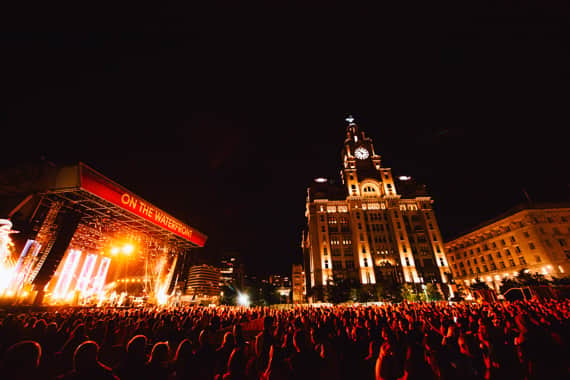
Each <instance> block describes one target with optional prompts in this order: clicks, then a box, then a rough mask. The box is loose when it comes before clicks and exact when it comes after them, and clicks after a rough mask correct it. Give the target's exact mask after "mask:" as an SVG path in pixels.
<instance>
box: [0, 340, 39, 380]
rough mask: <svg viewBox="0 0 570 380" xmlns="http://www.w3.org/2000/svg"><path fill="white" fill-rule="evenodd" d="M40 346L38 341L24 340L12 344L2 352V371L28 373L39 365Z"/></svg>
mask: <svg viewBox="0 0 570 380" xmlns="http://www.w3.org/2000/svg"><path fill="white" fill-rule="evenodd" d="M41 356H42V348H41V346H40V344H39V343H38V342H34V341H33V340H24V341H21V342H18V343H16V344H13V345H12V346H10V347H9V348H8V349H7V350H6V352H5V353H4V360H3V371H4V372H5V373H8V374H14V375H17V374H18V373H22V372H23V373H29V372H33V371H35V370H36V369H37V368H38V367H39V365H40V358H41Z"/></svg>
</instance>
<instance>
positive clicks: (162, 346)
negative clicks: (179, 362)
mask: <svg viewBox="0 0 570 380" xmlns="http://www.w3.org/2000/svg"><path fill="white" fill-rule="evenodd" d="M168 351H169V347H168V343H167V342H158V343H156V344H155V345H154V346H153V347H152V351H151V352H150V358H149V360H148V361H149V363H151V364H161V363H165V362H168Z"/></svg>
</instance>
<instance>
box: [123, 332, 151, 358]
mask: <svg viewBox="0 0 570 380" xmlns="http://www.w3.org/2000/svg"><path fill="white" fill-rule="evenodd" d="M146 343H147V338H146V336H144V335H135V336H134V337H132V338H131V340H129V343H127V357H128V359H129V360H137V361H144V359H145V351H146Z"/></svg>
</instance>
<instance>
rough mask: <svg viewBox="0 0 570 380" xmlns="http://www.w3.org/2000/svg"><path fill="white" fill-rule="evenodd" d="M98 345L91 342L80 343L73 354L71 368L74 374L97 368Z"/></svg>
mask: <svg viewBox="0 0 570 380" xmlns="http://www.w3.org/2000/svg"><path fill="white" fill-rule="evenodd" d="M98 354H99V345H98V344H97V343H95V342H94V341H92V340H88V341H86V342H83V343H81V344H80V345H79V346H78V347H77V348H76V349H75V353H74V354H73V368H74V369H75V371H76V372H79V373H81V372H85V371H89V370H91V369H93V368H95V367H97V364H98V363H97V355H98Z"/></svg>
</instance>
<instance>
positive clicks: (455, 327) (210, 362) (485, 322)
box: [0, 300, 570, 380]
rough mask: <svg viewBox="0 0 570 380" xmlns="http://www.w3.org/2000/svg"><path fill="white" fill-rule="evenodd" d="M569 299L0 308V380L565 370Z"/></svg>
mask: <svg viewBox="0 0 570 380" xmlns="http://www.w3.org/2000/svg"><path fill="white" fill-rule="evenodd" d="M569 317H570V301H569V300H547V301H542V302H538V301H537V302H528V301H516V302H512V303H511V302H500V303H454V304H449V303H447V302H438V303H405V302H404V303H400V304H385V305H373V306H365V305H360V306H340V305H339V306H319V307H312V306H292V307H291V308H288V309H279V310H276V309H271V308H268V307H251V308H246V307H230V306H219V307H197V306H194V307H177V308H167V309H155V308H140V309H77V308H76V309H71V308H69V309H59V310H44V311H26V312H21V313H15V312H12V313H10V312H8V311H4V312H3V313H2V314H1V315H0V324H1V325H0V358H1V360H0V366H1V368H0V371H1V372H0V373H1V374H2V378H3V379H50V380H51V379H64V380H67V379H85V380H88V379H101V380H105V379H121V380H130V379H137V380H144V379H149V380H150V379H153V380H174V379H176V380H178V379H195V380H202V379H204V380H281V379H318V378H322V379H327V380H344V379H349V380H359V379H363V380H369V379H371V380H374V379H376V380H380V379H390V380H391V379H404V380H411V379H422V380H430V379H433V380H439V379H444V380H445V379H462V380H470V379H526V380H530V379H568V378H570V371H569V369H570V367H569V364H568V360H567V358H568V357H569V354H570V349H569V342H570V328H569V327H570V326H569V322H568V321H569Z"/></svg>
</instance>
